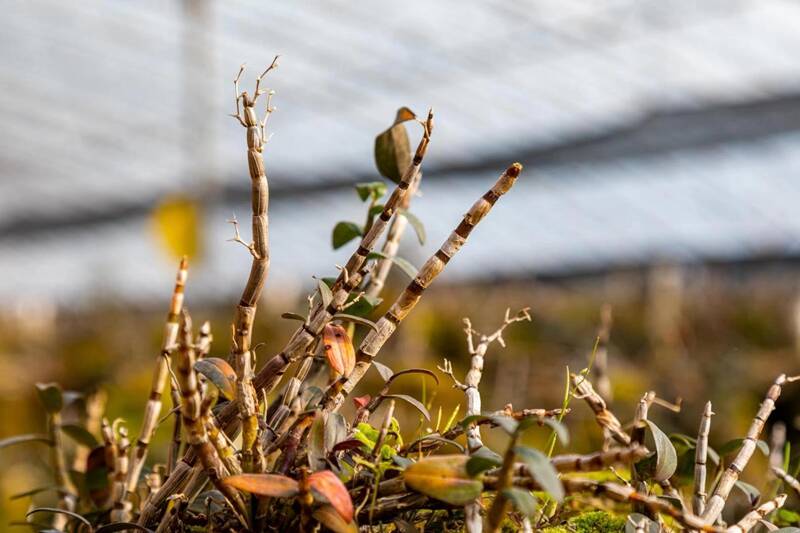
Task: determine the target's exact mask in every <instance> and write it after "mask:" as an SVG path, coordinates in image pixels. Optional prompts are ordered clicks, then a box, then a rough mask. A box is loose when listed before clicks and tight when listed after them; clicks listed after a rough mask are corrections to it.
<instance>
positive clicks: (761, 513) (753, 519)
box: [727, 494, 786, 533]
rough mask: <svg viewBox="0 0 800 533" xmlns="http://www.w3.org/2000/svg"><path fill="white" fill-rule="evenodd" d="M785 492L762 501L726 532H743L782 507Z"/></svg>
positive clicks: (784, 500)
mask: <svg viewBox="0 0 800 533" xmlns="http://www.w3.org/2000/svg"><path fill="white" fill-rule="evenodd" d="M784 502H786V494H779V495H778V496H777V497H775V498H774V499H772V500H770V501H768V502H766V503H763V504H761V505H759V506H758V507H756V508H755V509H753V510H752V511H750V512H749V513H747V514H746V515H744V516H743V517H742V519H741V520H739V521H738V522H737V523H736V524H735V525H733V526H731V527H729V528H728V529H727V533H745V532H747V531H750V530H751V529H753V528H754V527H755V526H756V524H758V523H759V522H760V521H761V520H764V518H766V516H767V515H768V514H770V513H771V512H773V511H775V510H777V509H780V508H781V507H783V504H784Z"/></svg>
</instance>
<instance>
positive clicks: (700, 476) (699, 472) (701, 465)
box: [692, 402, 714, 515]
mask: <svg viewBox="0 0 800 533" xmlns="http://www.w3.org/2000/svg"><path fill="white" fill-rule="evenodd" d="M713 414H714V412H713V411H712V410H711V402H706V407H705V410H704V411H703V418H702V419H701V420H700V430H699V431H698V432H697V445H696V447H695V453H694V497H693V498H692V509H693V510H694V513H695V514H696V515H702V514H703V511H704V510H705V506H706V461H707V460H708V432H709V430H710V429H711V416H712V415H713Z"/></svg>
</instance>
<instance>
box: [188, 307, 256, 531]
mask: <svg viewBox="0 0 800 533" xmlns="http://www.w3.org/2000/svg"><path fill="white" fill-rule="evenodd" d="M177 355H178V357H177V365H176V366H177V368H176V375H177V379H178V383H179V385H180V391H181V418H182V419H183V426H184V428H185V429H186V441H187V443H188V444H189V445H190V446H192V447H193V448H194V449H195V451H196V452H197V455H198V457H199V458H200V462H201V464H202V465H203V468H204V469H205V472H206V475H208V478H209V479H210V480H211V483H212V484H213V485H214V488H216V489H217V490H218V491H220V492H221V493H222V494H223V495H225V497H226V499H227V501H228V503H229V504H230V505H231V507H232V508H233V510H234V512H236V513H237V515H239V516H240V517H244V516H245V515H246V508H245V505H244V500H243V499H242V497H241V495H240V494H239V493H238V492H237V491H236V490H235V489H232V488H230V487H228V486H227V485H224V484H223V483H222V478H224V477H225V476H226V475H228V472H227V469H226V468H225V466H224V465H223V463H222V461H220V458H219V456H218V455H217V451H216V449H215V448H214V446H213V445H212V444H211V442H210V441H209V438H208V433H207V432H206V425H205V422H204V419H203V412H204V408H203V406H202V400H201V395H200V390H199V388H198V387H199V383H198V379H197V373H196V372H195V370H194V363H195V360H196V354H195V349H194V346H193V344H192V323H191V319H190V318H189V314H188V313H186V312H185V311H184V313H183V321H182V324H181V331H180V335H179V347H178V354H177Z"/></svg>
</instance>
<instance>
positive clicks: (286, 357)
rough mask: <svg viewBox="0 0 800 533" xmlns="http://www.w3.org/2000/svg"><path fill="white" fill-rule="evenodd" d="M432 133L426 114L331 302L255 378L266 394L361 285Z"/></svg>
mask: <svg viewBox="0 0 800 533" xmlns="http://www.w3.org/2000/svg"><path fill="white" fill-rule="evenodd" d="M432 130H433V111H429V112H428V118H427V120H426V122H425V131H424V133H423V136H422V139H421V140H420V142H419V145H418V146H417V150H416V152H415V154H414V158H413V160H412V162H411V165H410V166H409V167H408V169H406V171H405V173H404V174H403V176H402V178H401V179H400V182H399V183H398V184H397V187H396V188H395V190H394V191H393V192H392V194H391V195H390V196H389V198H388V199H387V200H386V202H385V203H384V205H383V210H382V211H381V213H380V215H378V217H376V218H375V220H374V221H373V223H372V226H371V227H370V229H369V231H367V233H366V234H365V235H364V236H363V237H362V239H361V241H360V242H359V245H358V248H357V249H356V251H355V252H354V253H353V255H351V256H350V259H349V260H348V261H347V263H346V264H345V266H344V268H342V270H341V272H340V273H339V276H338V277H337V278H336V281H335V282H334V284H333V287H331V294H332V299H331V301H330V302H329V303H327V304H326V303H325V302H319V303H318V304H317V306H316V307H315V309H314V310H313V311H312V313H311V316H310V317H309V319H308V320H307V321H306V323H304V324H303V325H302V326H300V327H299V328H297V330H295V332H294V333H293V334H292V337H291V338H290V339H289V342H288V343H287V344H286V346H284V348H283V350H281V352H280V353H279V354H277V355H275V356H274V357H272V359H270V360H269V361H267V363H266V364H265V365H264V366H263V367H262V368H261V370H260V371H259V372H258V374H257V375H256V384H257V386H258V387H259V388H262V389H265V390H266V391H267V393H270V392H272V390H273V389H274V388H275V386H276V385H277V384H278V382H279V381H280V379H281V377H282V376H283V374H284V372H286V368H287V367H288V366H289V365H290V364H291V363H293V362H294V361H295V360H297V358H299V357H301V356H302V355H303V354H304V353H305V352H306V350H307V349H308V347H309V345H311V343H313V342H314V340H315V339H316V338H317V337H318V336H319V335H320V333H321V332H322V330H323V329H324V328H325V326H326V325H327V324H328V322H330V320H331V318H333V315H335V314H336V313H337V312H339V311H340V310H341V308H342V307H343V306H344V305H345V303H346V301H347V298H348V297H349V296H350V293H352V292H353V290H354V289H356V288H357V287H358V286H359V285H360V283H361V278H360V277H357V276H356V274H357V273H358V272H359V271H361V269H362V268H363V266H364V264H365V263H366V261H367V256H368V255H369V253H370V252H372V250H373V249H374V247H375V245H376V244H377V241H378V239H379V238H380V236H381V234H382V233H383V231H384V230H385V228H386V225H387V224H388V223H389V221H390V220H391V219H392V217H393V216H394V215H395V214H396V213H397V210H398V208H399V207H400V206H401V205H402V203H403V201H404V199H405V198H406V197H407V196H408V194H409V188H410V186H411V182H412V181H413V180H414V179H415V177H416V175H417V174H418V173H419V171H420V167H421V166H422V160H423V159H424V157H425V154H426V152H427V150H428V143H429V142H430V135H431V132H432Z"/></svg>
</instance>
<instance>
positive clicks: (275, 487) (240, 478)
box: [222, 474, 298, 498]
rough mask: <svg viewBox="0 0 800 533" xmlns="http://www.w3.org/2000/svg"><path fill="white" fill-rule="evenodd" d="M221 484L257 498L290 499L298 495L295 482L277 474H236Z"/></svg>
mask: <svg viewBox="0 0 800 533" xmlns="http://www.w3.org/2000/svg"><path fill="white" fill-rule="evenodd" d="M222 482H223V483H224V484H226V485H228V486H230V487H233V488H235V489H239V490H242V491H244V492H249V493H250V494H255V495H257V496H271V497H273V498H291V497H292V496H296V495H297V493H298V487H297V481H295V480H293V479H292V478H288V477H286V476H280V475H277V474H238V475H235V476H230V477H227V478H225V479H224V480H222Z"/></svg>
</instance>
